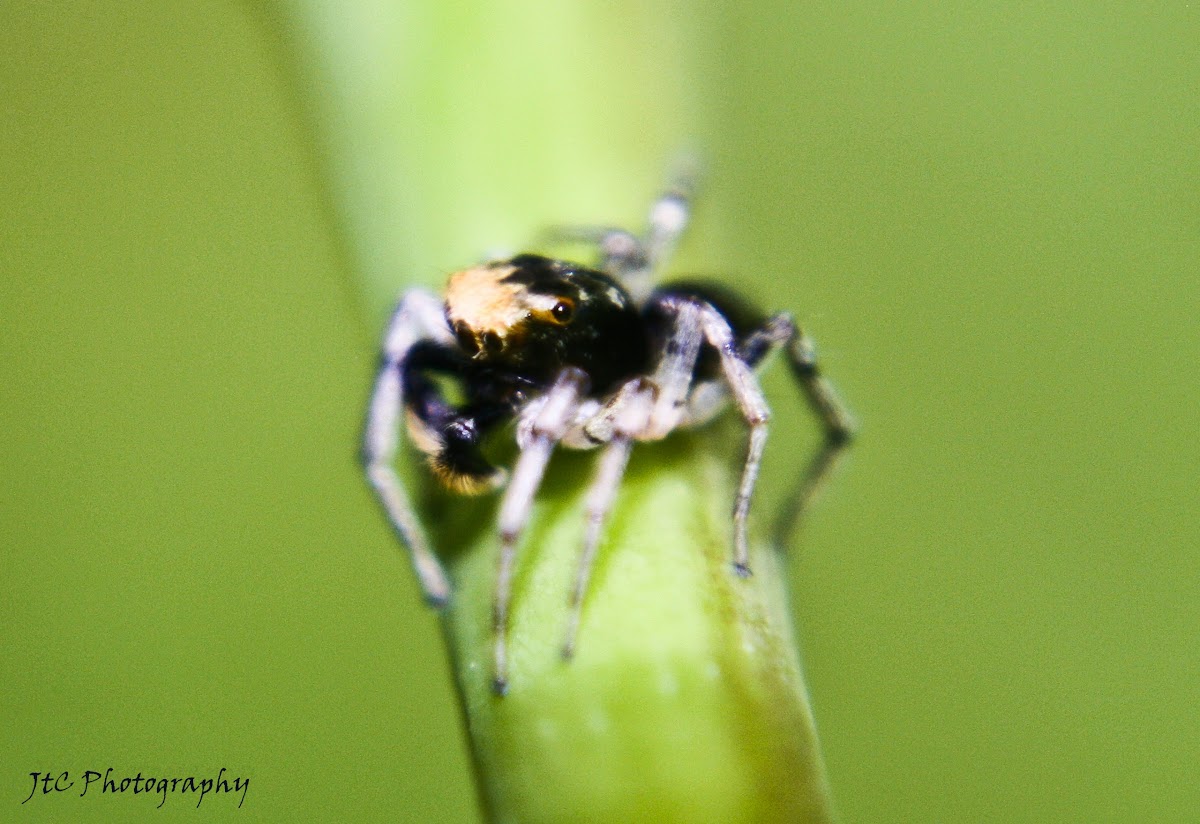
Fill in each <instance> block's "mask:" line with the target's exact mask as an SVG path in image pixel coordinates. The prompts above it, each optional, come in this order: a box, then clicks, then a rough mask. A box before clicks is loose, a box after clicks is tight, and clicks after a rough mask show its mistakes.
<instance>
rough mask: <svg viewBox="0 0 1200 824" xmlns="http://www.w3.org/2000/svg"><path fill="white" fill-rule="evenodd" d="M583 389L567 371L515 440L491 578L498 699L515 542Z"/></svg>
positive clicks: (504, 672) (504, 677)
mask: <svg viewBox="0 0 1200 824" xmlns="http://www.w3.org/2000/svg"><path fill="white" fill-rule="evenodd" d="M586 389H587V375H585V374H584V373H583V372H582V371H581V370H579V369H574V368H568V369H565V370H563V372H562V373H561V374H560V375H559V376H558V379H557V380H556V381H555V383H554V385H553V386H552V387H551V388H550V390H549V392H547V393H546V395H545V396H544V398H543V402H542V403H539V404H538V405H537V406H536V407H535V408H534V409H533V411H532V412H531V414H532V415H533V418H532V420H531V421H530V425H529V426H528V430H527V437H524V438H521V440H522V441H523V443H521V451H520V457H518V458H517V464H516V466H515V467H514V468H513V473H512V479H511V480H510V481H509V484H508V488H507V489H506V490H505V492H504V500H503V501H502V502H501V504H500V518H499V527H500V557H499V566H498V572H497V576H496V600H495V611H494V613H493V626H492V631H493V634H494V636H495V672H494V680H493V682H492V689H493V690H494V691H495V693H496V694H497V695H503V694H504V693H505V692H506V691H507V689H508V606H509V599H510V597H511V596H512V578H513V561H514V559H515V557H516V549H517V542H518V541H519V540H520V537H521V532H522V530H523V529H524V528H525V524H526V522H527V521H528V520H529V510H530V507H531V506H532V505H533V498H534V495H536V494H537V489H538V486H539V485H540V484H541V482H542V475H543V474H544V472H545V470H546V464H547V463H548V462H549V460H550V453H551V452H553V451H554V446H555V444H557V443H558V441H559V440H561V439H562V436H563V434H564V433H565V432H566V431H567V427H568V426H569V425H570V424H571V422H572V420H573V418H574V414H575V409H576V406H577V405H578V403H579V398H580V396H581V395H583V394H584V392H585V391H586Z"/></svg>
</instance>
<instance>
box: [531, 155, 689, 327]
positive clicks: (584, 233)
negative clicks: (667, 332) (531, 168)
mask: <svg viewBox="0 0 1200 824" xmlns="http://www.w3.org/2000/svg"><path fill="white" fill-rule="evenodd" d="M694 165H695V164H694V163H690V162H689V163H681V164H679V166H680V167H679V169H677V170H676V173H675V174H674V176H673V180H672V182H671V184H670V186H668V188H667V190H666V191H665V192H664V193H663V194H662V195H661V196H659V198H658V199H657V200H656V201H654V203H653V205H651V207H650V214H649V218H648V221H647V226H646V232H645V235H644V236H643V237H638V236H637V235H635V234H634V233H633V232H629V231H627V230H625V229H615V228H610V227H606V226H555V227H552V228H550V229H548V230H547V231H545V232H544V233H543V239H544V240H546V241H548V242H553V243H582V244H587V245H590V246H595V247H596V249H597V251H599V253H600V264H599V265H600V268H601V269H602V270H603V271H605V272H608V273H609V274H611V275H612V276H613V277H615V278H617V279H618V280H620V281H621V282H622V284H623V285H624V286H625V288H626V289H627V290H629V294H630V295H631V296H632V297H633V299H634V301H636V302H638V303H641V302H642V301H644V300H645V299H646V298H647V297H649V295H650V292H651V290H652V288H653V284H654V281H655V280H656V279H657V277H658V274H659V272H661V271H662V270H663V268H665V266H666V264H667V262H668V261H669V260H670V257H671V254H672V253H673V252H674V251H675V246H676V245H677V244H678V242H679V238H680V237H681V236H682V235H683V232H684V229H686V228H687V224H688V219H689V217H690V216H691V200H692V195H693V193H694V191H695V188H696V170H695V168H694Z"/></svg>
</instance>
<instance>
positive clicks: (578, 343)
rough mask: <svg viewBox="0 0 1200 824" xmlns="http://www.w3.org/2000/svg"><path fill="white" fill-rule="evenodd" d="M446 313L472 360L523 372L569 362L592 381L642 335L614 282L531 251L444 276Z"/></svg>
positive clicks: (540, 373)
mask: <svg viewBox="0 0 1200 824" xmlns="http://www.w3.org/2000/svg"><path fill="white" fill-rule="evenodd" d="M446 320H447V322H448V323H449V324H450V329H451V330H452V331H453V332H454V337H455V338H456V339H457V341H458V345H459V346H460V347H461V348H462V350H463V352H465V353H466V354H467V355H469V356H470V357H471V359H472V360H474V361H477V362H481V363H487V364H490V365H495V366H498V367H501V368H506V369H513V370H519V371H522V372H524V373H527V374H528V376H529V377H531V378H539V377H546V376H549V375H552V374H553V373H554V372H556V371H557V370H558V369H559V368H561V367H563V366H568V365H569V366H577V367H579V368H581V369H583V370H584V371H586V372H588V373H589V374H590V375H591V376H592V380H593V383H594V384H595V383H602V382H606V379H607V377H608V375H607V374H606V373H607V372H608V371H612V370H611V369H610V368H608V367H609V366H610V365H611V364H610V362H611V361H612V360H613V359H614V358H617V359H625V360H627V359H629V358H630V357H631V355H630V352H631V351H632V349H639V351H640V346H641V337H642V336H641V335H640V333H639V331H638V327H637V324H638V313H637V309H636V307H635V306H634V305H633V301H632V300H631V299H630V297H629V294H628V293H627V292H626V291H625V290H624V289H623V288H622V287H621V286H620V284H618V283H617V281H615V280H614V279H613V278H611V277H609V276H608V275H606V274H604V273H603V272H597V271H594V270H592V269H587V268H584V267H582V266H577V265H575V264H571V263H566V262H564V261H559V260H551V259H550V258H545V257H541V256H539V255H518V256H517V257H515V258H512V259H511V260H504V261H497V262H494V263H488V264H485V265H483V266H477V267H475V268H473V269H466V270H464V271H462V272H458V273H456V274H454V275H451V277H450V282H449V284H448V285H447V287H446ZM634 340H636V341H637V344H636V346H634V345H633V344H631V341H634ZM597 370H599V373H600V374H597Z"/></svg>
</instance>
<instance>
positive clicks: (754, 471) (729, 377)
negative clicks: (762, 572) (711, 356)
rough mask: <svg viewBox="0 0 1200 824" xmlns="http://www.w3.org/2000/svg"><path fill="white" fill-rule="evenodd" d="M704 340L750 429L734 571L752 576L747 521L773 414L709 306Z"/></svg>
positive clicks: (736, 515)
mask: <svg viewBox="0 0 1200 824" xmlns="http://www.w3.org/2000/svg"><path fill="white" fill-rule="evenodd" d="M701 313H702V321H701V325H702V327H703V329H704V338H705V340H706V341H708V343H709V345H711V346H712V347H713V348H714V349H716V350H717V353H718V354H719V355H720V359H721V372H722V374H723V375H724V377H725V382H726V383H727V384H729V392H730V394H731V395H733V399H734V401H735V402H736V403H737V406H738V410H739V411H740V412H741V413H742V417H743V418H745V420H746V424H747V425H748V426H749V427H750V438H749V444H748V445H747V449H746V462H745V464H744V465H743V468H742V480H741V483H740V484H738V492H737V500H736V502H735V503H734V507H733V570H734V572H736V573H737V574H738V575H739V576H741V577H743V578H746V577H749V575H750V544H749V541H748V539H747V535H746V532H747V520H748V518H749V514H750V499H751V498H752V497H753V495H754V485H755V483H756V482H757V481H758V470H759V467H760V466H761V465H762V454H763V448H764V447H765V446H766V443H767V421H768V420H770V417H771V412H770V410H769V409H768V408H767V401H766V398H764V397H763V393H762V389H761V388H760V387H759V385H758V379H757V378H755V377H754V373H753V372H752V371H751V370H750V367H749V366H747V365H746V362H745V361H744V360H742V359H741V358H740V357H739V356H738V353H737V347H736V342H735V340H734V336H733V330H732V329H730V327H729V323H728V322H727V321H726V320H725V318H723V317H722V316H721V314H720V313H719V312H718V311H717V310H716V309H714V308H713V307H712V306H710V305H708V304H707V303H705V304H701Z"/></svg>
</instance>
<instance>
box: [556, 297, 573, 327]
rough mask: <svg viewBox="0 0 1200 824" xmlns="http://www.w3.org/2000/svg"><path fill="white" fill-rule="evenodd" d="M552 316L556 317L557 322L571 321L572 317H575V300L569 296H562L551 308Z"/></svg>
mask: <svg viewBox="0 0 1200 824" xmlns="http://www.w3.org/2000/svg"><path fill="white" fill-rule="evenodd" d="M550 316H551V317H552V318H554V322H555V323H570V322H571V318H573V317H575V304H574V302H573V301H571V300H570V299H568V298H561V299H560V300H559V301H558V303H556V304H554V308H552V309H551V310H550Z"/></svg>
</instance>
